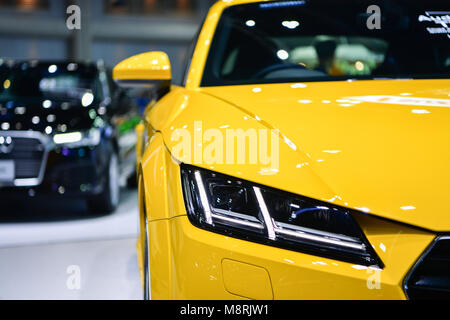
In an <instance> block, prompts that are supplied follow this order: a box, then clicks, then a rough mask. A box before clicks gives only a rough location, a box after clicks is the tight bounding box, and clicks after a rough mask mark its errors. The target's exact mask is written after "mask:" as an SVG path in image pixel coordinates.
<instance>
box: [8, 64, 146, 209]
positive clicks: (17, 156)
mask: <svg viewBox="0 0 450 320" xmlns="http://www.w3.org/2000/svg"><path fill="white" fill-rule="evenodd" d="M139 121H140V117H139V112H138V108H137V105H136V104H135V103H134V101H133V99H131V98H130V97H129V95H128V94H127V92H126V91H124V90H123V89H118V88H117V87H115V85H114V84H113V82H112V81H111V78H110V76H109V74H108V72H107V70H106V69H105V67H104V66H103V64H102V63H101V62H99V63H76V62H69V63H63V62H42V61H27V62H11V61H10V62H3V63H1V65H0V194H7V193H8V192H12V193H20V192H25V193H27V194H28V195H29V196H31V197H38V196H40V195H54V196H55V197H78V198H82V199H85V200H86V201H87V205H88V208H89V209H90V211H92V212H99V213H108V212H112V211H114V210H115V208H116V207H117V205H118V203H119V193H120V184H121V181H123V182H124V181H127V180H128V182H133V181H135V179H136V178H135V163H136V155H135V144H136V135H135V130H134V128H135V126H136V125H137V124H138V123H139Z"/></svg>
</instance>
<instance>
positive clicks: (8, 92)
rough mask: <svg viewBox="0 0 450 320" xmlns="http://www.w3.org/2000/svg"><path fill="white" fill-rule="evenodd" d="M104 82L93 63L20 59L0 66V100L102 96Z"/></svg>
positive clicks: (93, 98) (92, 99) (91, 98)
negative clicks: (21, 61)
mask: <svg viewBox="0 0 450 320" xmlns="http://www.w3.org/2000/svg"><path fill="white" fill-rule="evenodd" d="M101 92H102V89H101V84H100V81H99V80H98V72H97V70H96V67H94V66H86V65H79V64H75V63H69V64H51V63H49V64H47V63H45V64H44V63H39V64H36V65H33V64H32V63H27V62H25V63H20V64H15V65H13V66H6V65H5V64H4V65H3V66H2V67H0V101H9V100H36V99H38V100H45V99H48V100H70V101H74V100H77V101H79V102H83V98H84V103H85V104H86V103H87V102H89V103H90V104H91V103H94V102H96V101H100V100H101V98H102V97H101Z"/></svg>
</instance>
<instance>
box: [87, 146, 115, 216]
mask: <svg viewBox="0 0 450 320" xmlns="http://www.w3.org/2000/svg"><path fill="white" fill-rule="evenodd" d="M119 174H120V173H119V159H118V157H117V154H115V153H112V154H111V157H110V159H109V163H108V170H107V172H106V179H105V180H106V185H105V187H104V188H103V192H102V193H101V194H99V195H97V196H94V197H92V198H90V199H89V200H88V201H87V205H88V208H89V210H90V211H91V212H92V213H101V214H105V213H112V212H113V211H115V210H116V209H117V207H118V205H119V197H120V181H119V179H120V178H119Z"/></svg>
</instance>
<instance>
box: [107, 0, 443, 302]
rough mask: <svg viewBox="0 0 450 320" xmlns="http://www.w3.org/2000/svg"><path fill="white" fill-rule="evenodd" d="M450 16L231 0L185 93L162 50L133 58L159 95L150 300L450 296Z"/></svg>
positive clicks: (212, 25)
mask: <svg viewBox="0 0 450 320" xmlns="http://www.w3.org/2000/svg"><path fill="white" fill-rule="evenodd" d="M449 11H450V4H449V3H448V2H444V1H438V0H428V1H411V0H408V1H406V0H392V1H376V0H368V1H366V0H362V1H353V0H342V1H335V0H291V1H254V0H253V1H252V0H234V1H233V0H229V1H225V0H223V1H219V2H217V3H216V4H215V5H214V6H213V7H212V8H211V9H210V12H209V14H208V16H207V17H206V19H205V21H204V24H203V26H202V27H201V30H200V32H199V33H198V35H197V37H196V39H195V41H194V43H193V45H192V48H191V51H190V53H189V55H188V59H187V63H186V69H185V75H184V79H183V82H182V83H181V84H177V85H176V84H174V83H172V81H171V79H172V75H171V72H172V71H171V65H170V62H169V58H168V57H167V55H166V54H164V53H162V52H150V53H144V54H141V55H137V56H134V57H131V58H129V59H127V60H125V61H123V62H121V63H120V64H118V65H117V66H116V68H115V69H114V78H115V79H116V81H117V82H118V83H119V84H121V85H123V86H139V87H146V86H148V87H150V86H152V87H153V88H155V89H156V92H157V96H156V98H155V100H154V101H153V102H152V103H151V104H150V105H149V106H148V108H147V110H146V113H145V116H144V121H143V124H141V125H140V126H139V127H138V135H139V138H140V141H141V143H140V144H139V146H138V163H137V165H138V176H139V201H140V224H141V232H140V238H139V241H138V245H137V247H138V258H139V263H140V267H141V273H142V279H143V284H144V288H145V297H146V298H150V297H151V298H152V299H408V298H410V299H420V298H449V297H450V271H449V270H450V125H449V124H450V112H449V107H450V81H449V76H450V39H449V37H450V32H449V31H448V25H450V18H449V14H447V13H448V12H449ZM446 12H447V13H446ZM445 24H448V25H447V26H444V25H445ZM447 232H448V234H449V236H447V235H446V234H447Z"/></svg>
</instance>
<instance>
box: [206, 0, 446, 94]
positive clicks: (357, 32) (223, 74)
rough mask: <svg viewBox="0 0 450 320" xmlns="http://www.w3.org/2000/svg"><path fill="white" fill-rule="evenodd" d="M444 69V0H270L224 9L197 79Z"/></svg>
mask: <svg viewBox="0 0 450 320" xmlns="http://www.w3.org/2000/svg"><path fill="white" fill-rule="evenodd" d="M449 75H450V2H448V1H443V0H426V1H423V0H420V1H414V0H392V1H378V0H368V1H366V0H340V1H336V0H304V1H303V0H302V1H273V2H272V1H269V2H261V3H252V4H244V5H236V6H231V7H229V8H227V9H225V10H224V12H223V14H222V17H221V18H220V21H219V23H218V26H217V29H216V33H215V35H214V39H213V41H212V43H211V49H210V52H209V55H208V59H207V62H206V65H205V70H204V74H203V79H202V86H223V85H237V84H257V83H276V82H294V81H332V80H346V79H378V78H380V79H383V78H389V79H390V78H449Z"/></svg>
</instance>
